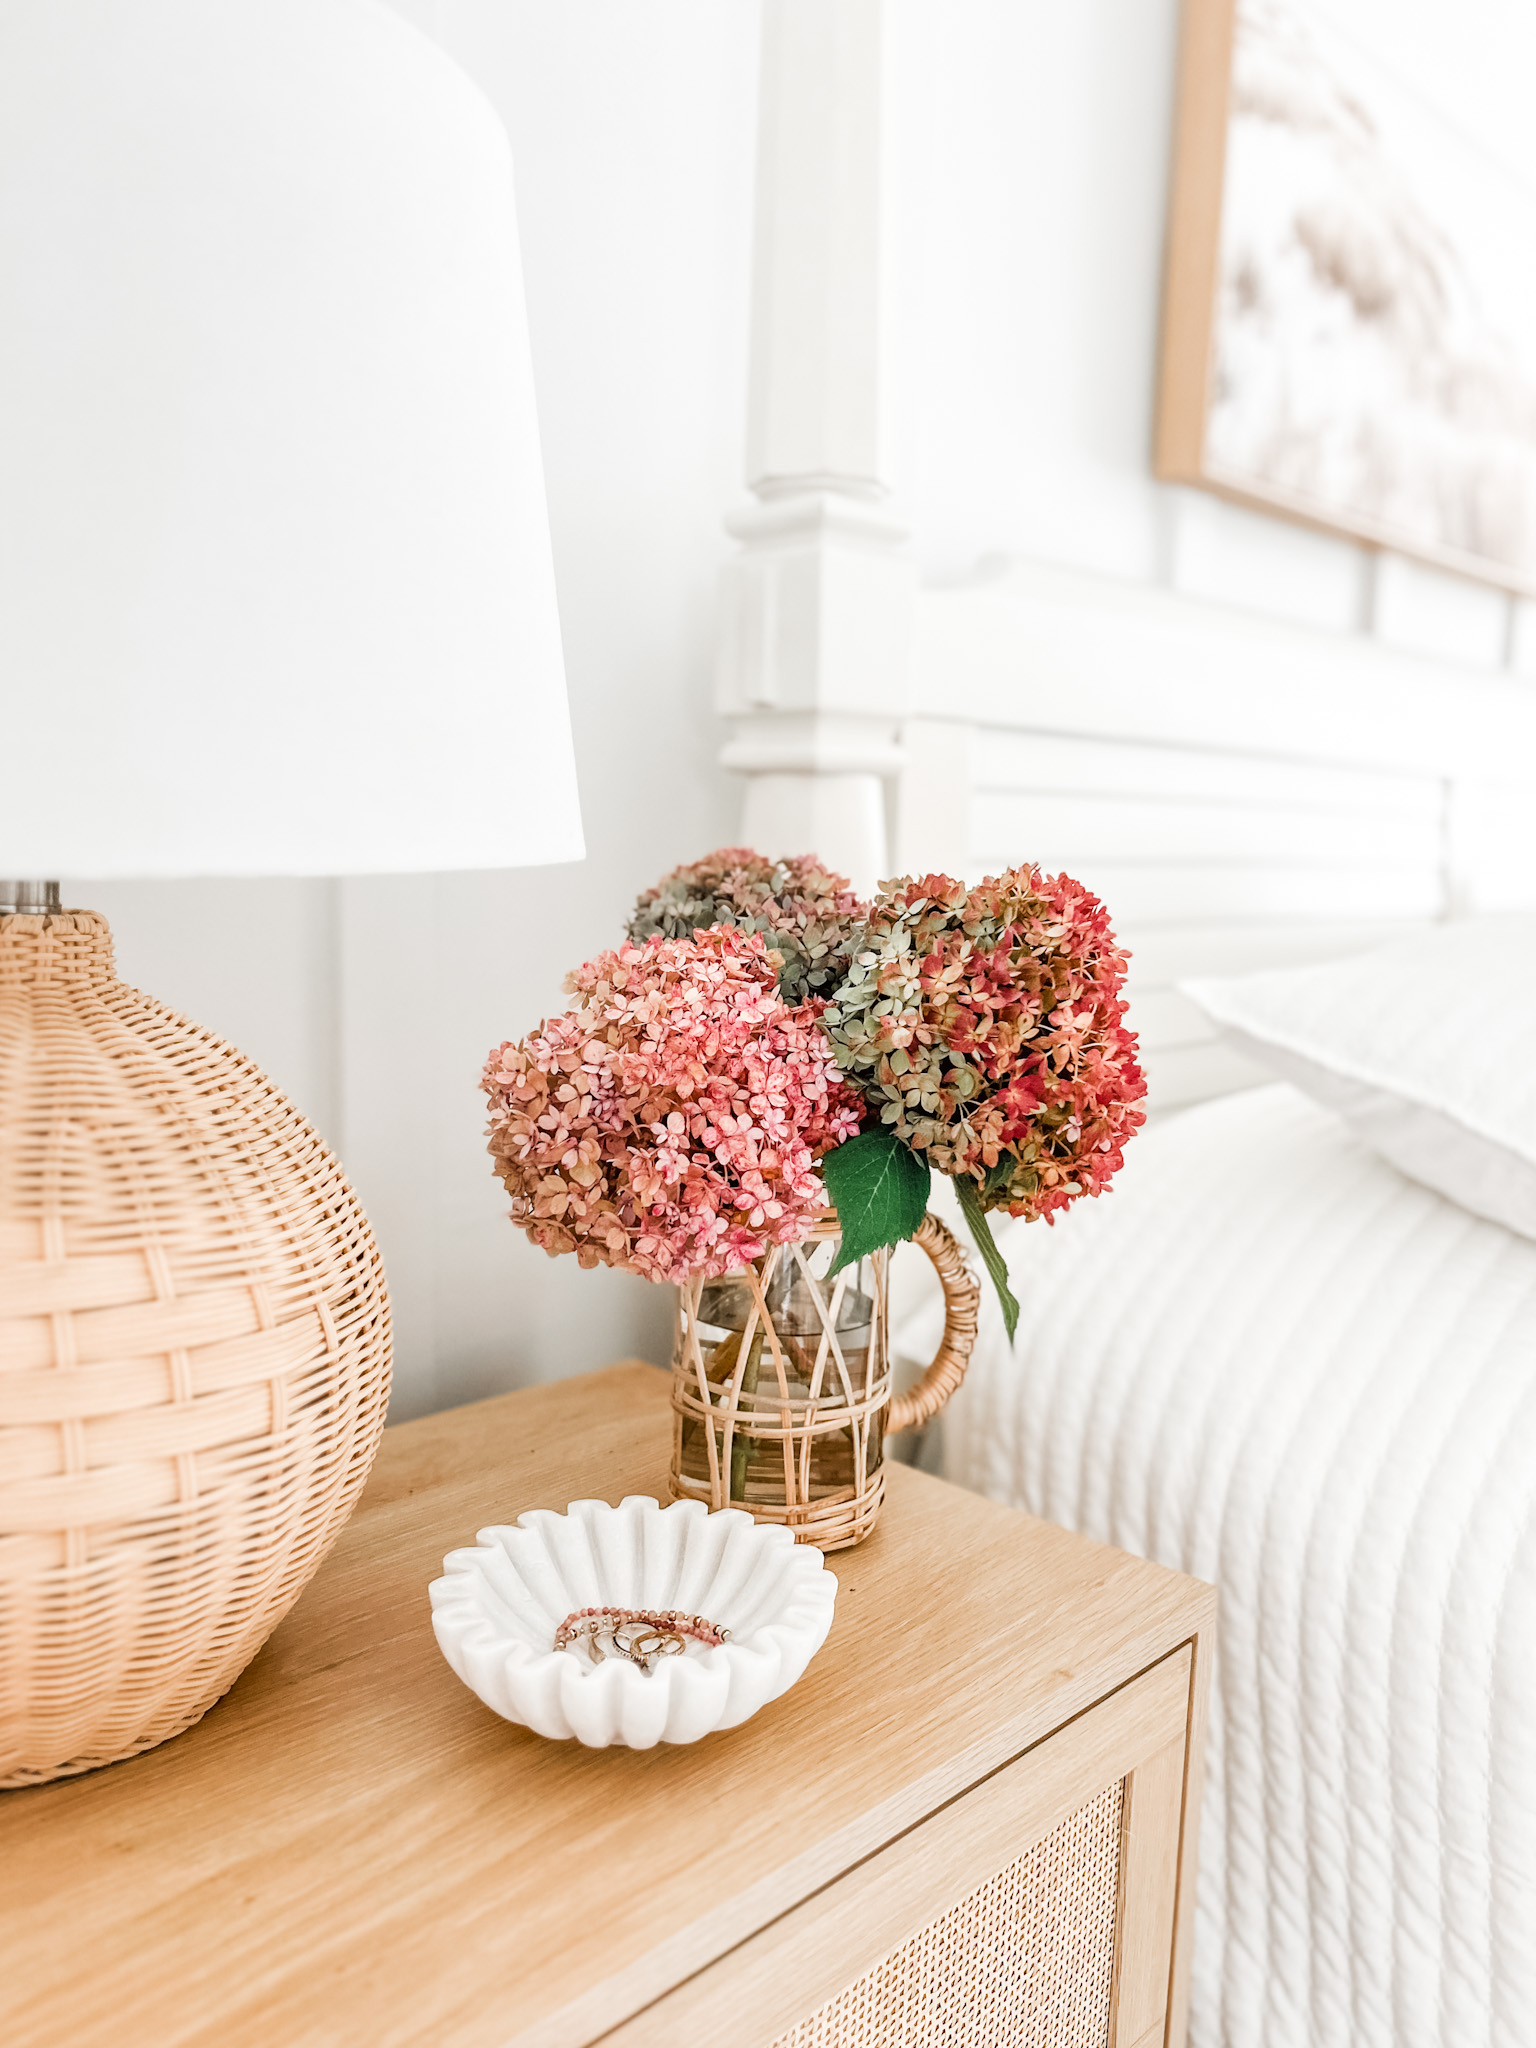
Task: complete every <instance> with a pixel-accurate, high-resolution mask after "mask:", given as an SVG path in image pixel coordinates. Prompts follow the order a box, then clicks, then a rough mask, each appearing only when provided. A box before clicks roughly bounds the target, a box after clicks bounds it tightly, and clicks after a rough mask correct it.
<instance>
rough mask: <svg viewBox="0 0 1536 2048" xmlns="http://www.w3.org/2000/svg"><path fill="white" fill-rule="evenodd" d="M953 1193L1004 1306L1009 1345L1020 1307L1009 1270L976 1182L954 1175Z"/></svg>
mask: <svg viewBox="0 0 1536 2048" xmlns="http://www.w3.org/2000/svg"><path fill="white" fill-rule="evenodd" d="M955 1193H956V1194H957V1195H958V1196H959V1197H960V1208H961V1212H962V1213H963V1215H964V1217H965V1220H966V1222H967V1223H968V1224H969V1225H970V1226H971V1235H972V1237H974V1238H975V1240H976V1249H977V1251H979V1252H980V1253H981V1258H982V1264H983V1265H984V1266H985V1267H986V1269H987V1271H988V1272H989V1273H990V1274H991V1275H992V1285H993V1286H994V1287H995V1288H996V1289H997V1298H998V1300H999V1301H1000V1302H1001V1303H1002V1305H1003V1328H1004V1329H1005V1330H1006V1331H1007V1332H1008V1342H1009V1343H1010V1344H1011V1343H1012V1342H1013V1333H1014V1331H1015V1330H1016V1329H1017V1328H1018V1327H1019V1304H1018V1303H1017V1302H1016V1301H1015V1300H1014V1298H1013V1291H1012V1289H1011V1288H1010V1287H1009V1285H1008V1267H1007V1264H1006V1262H1005V1260H1004V1258H1003V1255H1002V1253H1001V1252H1000V1251H999V1250H998V1248H997V1245H996V1243H995V1242H994V1240H993V1236H992V1226H991V1224H990V1223H989V1222H988V1221H987V1212H986V1210H985V1209H983V1208H982V1206H981V1194H980V1191H979V1190H978V1188H977V1186H976V1183H975V1181H973V1180H972V1179H971V1177H970V1175H969V1174H968V1173H957V1174H956V1175H955Z"/></svg>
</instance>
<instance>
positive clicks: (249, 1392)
mask: <svg viewBox="0 0 1536 2048" xmlns="http://www.w3.org/2000/svg"><path fill="white" fill-rule="evenodd" d="M388 1390H389V1309H388V1302H387V1297H386V1294H385V1288H384V1275H383V1269H382V1265H381V1263H380V1259H379V1254H378V1250H377V1247H376V1246H375V1244H374V1241H373V1236H372V1233H371V1231H370V1230H369V1227H368V1222H367V1219H366V1217H365V1216H364V1215H363V1212H362V1209H361V1207H360V1206H359V1204H358V1201H357V1198H356V1196H355V1195H354V1194H353V1192H352V1190H351V1188H350V1187H349V1186H348V1184H347V1182H346V1180H345V1178H344V1177H343V1175H342V1172H341V1169H340V1167H339V1166H338V1165H337V1163H336V1160H335V1159H334V1158H333V1157H332V1155H331V1154H330V1153H329V1152H328V1151H327V1150H326V1148H325V1146H324V1145H323V1144H322V1142H321V1140H320V1138H319V1136H318V1135H317V1133H316V1132H315V1131H314V1129H313V1128H312V1127H311V1126H310V1125H309V1124H308V1123H307V1122H306V1121H305V1120H304V1118H303V1117H302V1116H300V1114H299V1113H298V1111H297V1110H296V1109H295V1108H294V1107H293V1106H292V1104H291V1103H289V1102H288V1101H287V1100H285V1098H284V1097H283V1096H282V1095H281V1094H280V1093H279V1092H278V1091H277V1089H276V1088H274V1087H273V1086H272V1084H271V1082H270V1081H268V1080H267V1079H266V1077H265V1076H264V1075H263V1074H262V1073H261V1072H260V1071H259V1070H258V1069H257V1068H256V1067H254V1066H253V1065H252V1064H251V1063H250V1062H249V1061H248V1060H246V1059H244V1058H243V1057H242V1056H241V1054H239V1053H238V1052H236V1051H235V1050H234V1049H233V1048H232V1047H230V1046H228V1045H226V1044H225V1043H223V1041H222V1040H220V1039H217V1038H215V1037H213V1036H212V1035H211V1034H210V1033H208V1032H206V1031H202V1030H200V1029H199V1028H198V1027H197V1026H196V1025H195V1024H190V1023H188V1022H187V1021H186V1019H185V1018H182V1017H179V1016H177V1015H175V1014H174V1013H173V1012H172V1011H170V1010H168V1009H167V1008H166V1007H165V1006H164V1005H163V1004H160V1003H157V1002H155V1001H154V1000H153V999H152V998H150V997H147V996H144V995H141V994H140V993H139V992H138V991H137V990H136V989H132V988H129V987H127V986H126V985H125V984H124V983H122V982H120V981H118V980H117V979H116V978H115V976H114V974H113V972H112V943H111V936H110V933H109V932H108V929H107V926H106V923H105V921H104V920H103V919H101V918H99V917H96V916H93V915H92V914H90V913H88V912H81V911H75V912H64V913H62V914H55V915H50V916H38V917H28V916H0V1786H14V1785H25V1784H35V1783H38V1782H40V1781H42V1780H44V1779H48V1778H54V1777H60V1776H63V1775H66V1774H68V1773H71V1772H75V1771H83V1770H89V1769H91V1768H92V1767H93V1766H95V1765H98V1764H104V1763H110V1762H113V1761H115V1760H117V1759H118V1758H121V1757H126V1756H132V1755H134V1754H135V1753H137V1752H138V1751H140V1750H143V1749H148V1748H150V1747H152V1746H153V1745H154V1744H155V1743H157V1742H163V1741H164V1740H165V1739H166V1738H167V1737H168V1736H171V1735H175V1734H177V1733H179V1732H180V1731H181V1730H182V1729H184V1728H186V1727H188V1726H189V1725H190V1724H191V1723H192V1722H194V1721H196V1720H197V1719H198V1718H199V1717H200V1716H201V1715H202V1714H204V1713H205V1712H206V1711H207V1709H208V1708H209V1707H210V1706H211V1705H212V1704H213V1703H214V1701H215V1700H217V1699H218V1698H219V1696H220V1695H221V1694H222V1693H224V1692H225V1691H227V1690H228V1688H229V1687H230V1686H231V1685H232V1684H233V1683H234V1681H235V1679H236V1678H237V1677H238V1676H239V1674H240V1672H241V1670H242V1669H243V1668H244V1667H245V1665H246V1664H247V1663H248V1662H249V1660H250V1658H251V1657H252V1656H253V1655H254V1654H255V1652H256V1650H257V1649H258V1648H259V1647H260V1645H261V1643H262V1642H263V1641H264V1640H265V1638H266V1637H267V1635H268V1634H269V1633H270V1632H271V1630H272V1629H273V1628H274V1627H275V1626H276V1624H277V1622H278V1621H279V1620H280V1619H281V1618H282V1616H283V1614H284V1613H285V1612H286V1611H287V1609H288V1608H289V1607H290V1606H291V1605H292V1603H293V1601H294V1599H295V1598H296V1596H297V1595H298V1593H299V1591H300V1589H301V1588H302V1587H303V1585H304V1584H305V1582H306V1580H307V1579H308V1578H309V1577H310V1575H311V1573H312V1572H313V1571H314V1570H315V1568H316V1566H317V1565H318V1564H319V1562H320V1560H321V1558H322V1557H323V1556H324V1554H325V1552H326V1550H327V1549H328V1547H329V1545H330V1543H331V1541H332V1539H333V1537H334V1536H335V1535H336V1532H337V1531H338V1529H339V1528H340V1526H341V1524H342V1522H343V1521H344V1520H345V1519H346V1516H347V1514H348V1513H349V1512H350V1510H351V1507H352V1504H353V1502H354V1501H355V1499H356V1498H357V1494H358V1490H359V1488H360V1487H361V1485H362V1483H363V1480H364V1478H365V1477H366V1475H367V1471H368V1467H369V1465H370V1463H371V1461H372V1458H373V1454H374V1451H375V1449H376V1448H377V1445H378V1439H379V1432H380V1430H381V1429H382V1427H383V1421H384V1409H385V1403H386V1400H387V1397H388Z"/></svg>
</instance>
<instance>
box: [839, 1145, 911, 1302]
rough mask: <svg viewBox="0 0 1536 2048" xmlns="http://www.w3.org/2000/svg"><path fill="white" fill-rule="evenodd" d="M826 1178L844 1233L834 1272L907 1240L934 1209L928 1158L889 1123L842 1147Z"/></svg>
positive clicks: (840, 1146)
mask: <svg viewBox="0 0 1536 2048" xmlns="http://www.w3.org/2000/svg"><path fill="white" fill-rule="evenodd" d="M821 1177H822V1179H823V1180H824V1181H825V1182H826V1184H827V1193H828V1194H829V1195H830V1196H831V1197H832V1206H833V1208H834V1209H836V1211H837V1223H838V1228H839V1229H840V1230H841V1231H842V1234H843V1243H842V1249H841V1250H840V1251H839V1253H838V1255H837V1264H836V1265H835V1266H834V1267H833V1268H832V1271H833V1272H834V1273H836V1272H838V1271H839V1270H840V1269H841V1268H842V1267H844V1266H851V1265H852V1264H853V1262H854V1260H855V1259H862V1258H866V1257H867V1256H868V1255H869V1253H870V1252H876V1251H879V1249H880V1247H881V1246H882V1245H887V1244H903V1243H905V1241H906V1240H907V1239H908V1238H909V1237H910V1236H911V1235H912V1233H913V1231H915V1230H916V1229H917V1227H918V1225H919V1224H920V1223H921V1222H922V1220H923V1218H924V1216H925V1215H926V1214H927V1212H928V1189H929V1185H930V1182H931V1175H930V1174H929V1171H928V1162H927V1160H926V1159H919V1158H918V1157H917V1155H916V1153H914V1152H913V1151H912V1150H911V1149H910V1147H909V1146H907V1145H906V1144H905V1143H904V1142H903V1141H902V1140H901V1139H900V1138H898V1137H897V1135H896V1133H895V1132H894V1131H893V1130H891V1129H889V1127H887V1126H885V1125H876V1127H875V1128H874V1129H873V1130H869V1131H861V1132H860V1133H859V1135H858V1137H856V1138H850V1139H849V1140H848V1142H847V1144H846V1145H838V1146H836V1147H835V1148H834V1149H833V1150H832V1151H831V1152H829V1153H828V1154H827V1155H826V1157H825V1158H824V1159H823V1160H822V1162H821Z"/></svg>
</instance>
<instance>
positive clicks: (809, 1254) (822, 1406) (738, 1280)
mask: <svg viewBox="0 0 1536 2048" xmlns="http://www.w3.org/2000/svg"><path fill="white" fill-rule="evenodd" d="M914 1241H915V1242H916V1243H918V1244H920V1245H921V1246H922V1247H923V1249H924V1250H925V1251H926V1252H927V1253H928V1255H929V1257H930V1258H931V1259H932V1260H933V1262H934V1265H935V1267H936V1268H937V1270H938V1274H939V1279H940V1281H941V1283H942V1285H943V1288H944V1296H945V1308H946V1319H945V1330H944V1340H943V1343H942V1345H941V1346H940V1349H939V1354H938V1356H937V1358H935V1360H934V1362H933V1364H932V1365H931V1366H930V1367H929V1369H928V1371H927V1373H926V1374H925V1375H924V1377H923V1379H922V1381H921V1383H920V1384H919V1385H918V1386H917V1387H916V1388H914V1389H913V1390H912V1392H911V1393H910V1394H907V1395H904V1396H901V1397H899V1398H898V1399H896V1400H894V1401H893V1399H892V1394H891V1362H890V1332H889V1288H888V1277H889V1261H890V1253H889V1252H888V1251H878V1252H875V1253H873V1254H871V1255H870V1256H869V1257H868V1258H864V1259H860V1260H857V1261H855V1262H853V1263H851V1264H849V1265H847V1266H845V1267H843V1269H842V1270H841V1272H837V1273H834V1272H833V1270H832V1268H833V1267H834V1266H835V1264H836V1262H837V1257H838V1252H839V1250H840V1248H841V1238H840V1235H839V1232H838V1227H837V1219H836V1217H835V1216H834V1215H830V1214H829V1215H827V1216H825V1217H823V1218H822V1220H821V1221H820V1222H819V1223H817V1224H816V1225H815V1226H814V1228H813V1229H812V1231H811V1234H810V1235H809V1236H808V1237H807V1238H805V1239H804V1240H803V1241H802V1242H801V1243H799V1244H793V1245H775V1246H773V1247H772V1248H771V1249H770V1250H769V1251H767V1252H765V1253H764V1255H763V1256H762V1258H760V1259H758V1260H757V1261H756V1262H755V1263H754V1264H753V1265H752V1266H749V1267H745V1268H743V1270H742V1271H741V1272H739V1273H732V1274H728V1275H726V1276H725V1278H723V1279H719V1280H694V1281H690V1282H688V1283H687V1284H686V1285H684V1286H682V1287H680V1288H679V1289H678V1317H677V1332H676V1339H675V1343H674V1347H673V1360H672V1406H673V1410H674V1430H673V1452H672V1497H673V1499H674V1500H699V1501H703V1502H704V1503H705V1505H706V1506H708V1507H710V1508H725V1507H736V1508H744V1509H745V1510H746V1511H747V1512H748V1513H749V1514H750V1515H752V1516H753V1517H754V1519H755V1520H757V1521H760V1522H779V1523H782V1524H783V1525H784V1526H785V1527H787V1528H788V1529H790V1530H791V1531H792V1533H793V1534H794V1536H795V1539H796V1541H797V1542H801V1543H813V1544H815V1545H816V1546H817V1548H818V1549H821V1550H829V1551H830V1550H845V1549H847V1548H848V1547H849V1546H851V1545H852V1544H855V1543H859V1542H862V1540H863V1539H864V1537H866V1536H867V1535H868V1534H869V1532H870V1530H871V1529H872V1528H873V1527H874V1525H875V1521H876V1518H877V1517H878V1515H879V1512H880V1506H881V1502H882V1500H883V1499H884V1495H885V1470H884V1466H885V1438H886V1435H887V1434H888V1433H889V1432H891V1431H893V1430H900V1429H910V1428H914V1427H916V1426H918V1425H920V1424H921V1423H923V1422H926V1421H927V1420H928V1419H929V1418H930V1417H931V1416H933V1415H935V1414H937V1412H938V1410H939V1409H940V1408H941V1407H942V1406H943V1405H944V1402H945V1401H946V1400H948V1398H949V1396H950V1394H951V1393H953V1391H954V1389H955V1388H956V1387H957V1386H958V1385H959V1384H960V1380H961V1378H962V1376H963V1374H964V1371H965V1366H966V1362H967V1360H968V1359H969V1357H970V1352H971V1346H972V1345H973V1343H974V1342H975V1337H976V1308H977V1300H978V1293H979V1290H978V1286H977V1283H976V1281H975V1279H974V1278H973V1276H972V1275H971V1273H970V1271H969V1270H968V1268H967V1266H966V1264H965V1260H964V1257H963V1255H962V1254H961V1252H960V1248H959V1246H958V1245H957V1244H956V1242H955V1239H954V1237H953V1235H952V1234H951V1232H950V1231H949V1229H948V1228H947V1227H946V1226H945V1225H944V1224H943V1223H941V1222H940V1221H939V1219H938V1218H937V1217H936V1216H928V1217H925V1218H924V1220H923V1224H922V1227H921V1228H920V1229H919V1231H918V1232H917V1235H916V1238H915V1240H914Z"/></svg>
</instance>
